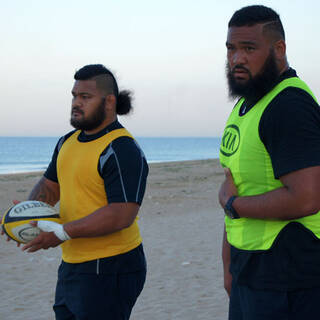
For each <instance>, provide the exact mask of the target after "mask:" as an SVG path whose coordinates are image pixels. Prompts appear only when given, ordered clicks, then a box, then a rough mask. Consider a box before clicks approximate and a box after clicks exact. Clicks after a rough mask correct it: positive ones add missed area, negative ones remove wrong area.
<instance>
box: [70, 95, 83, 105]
mask: <svg viewBox="0 0 320 320" xmlns="http://www.w3.org/2000/svg"><path fill="white" fill-rule="evenodd" d="M80 105H81V101H80V99H79V97H76V96H75V97H73V98H72V103H71V106H72V107H79V106H80Z"/></svg>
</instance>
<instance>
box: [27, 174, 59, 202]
mask: <svg viewBox="0 0 320 320" xmlns="http://www.w3.org/2000/svg"><path fill="white" fill-rule="evenodd" d="M58 186H59V185H58V184H57V183H55V182H51V181H49V180H48V179H46V178H45V177H42V178H41V179H40V181H39V182H38V183H37V184H36V185H35V186H34V188H33V189H32V191H31V193H30V195H29V197H28V200H38V201H43V202H46V203H48V204H50V205H52V206H54V205H55V204H56V203H57V202H58V201H59V198H60V192H59V187H58Z"/></svg>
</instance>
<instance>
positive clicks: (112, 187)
mask: <svg viewBox="0 0 320 320" xmlns="http://www.w3.org/2000/svg"><path fill="white" fill-rule="evenodd" d="M99 172H100V175H101V177H102V178H103V180H104V185H105V190H106V194H107V199H108V203H114V202H134V203H138V204H139V205H141V203H142V200H143V196H144V193H145V189H146V182H147V176H148V172H149V168H148V164H147V161H146V158H145V156H144V153H143V152H142V150H141V148H140V147H139V145H138V144H137V142H136V141H135V140H133V139H131V138H129V137H120V138H118V139H116V140H114V141H113V142H112V143H111V144H110V145H109V146H108V147H107V148H106V150H105V151H104V152H103V153H102V155H101V156H100V162H99Z"/></svg>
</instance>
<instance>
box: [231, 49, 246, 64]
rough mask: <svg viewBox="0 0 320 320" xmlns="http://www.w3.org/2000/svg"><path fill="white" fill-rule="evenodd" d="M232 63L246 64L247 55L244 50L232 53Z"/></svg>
mask: <svg viewBox="0 0 320 320" xmlns="http://www.w3.org/2000/svg"><path fill="white" fill-rule="evenodd" d="M231 59H232V61H231V62H232V65H237V64H239V65H244V64H246V63H247V56H246V54H245V53H244V52H243V51H242V50H237V51H236V52H235V53H234V54H233V55H232V58H231Z"/></svg>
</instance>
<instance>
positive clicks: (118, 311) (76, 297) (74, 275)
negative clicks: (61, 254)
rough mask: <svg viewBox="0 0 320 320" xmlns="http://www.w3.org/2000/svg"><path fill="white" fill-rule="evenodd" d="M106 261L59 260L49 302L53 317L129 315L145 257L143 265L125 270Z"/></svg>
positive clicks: (85, 319)
mask: <svg viewBox="0 0 320 320" xmlns="http://www.w3.org/2000/svg"><path fill="white" fill-rule="evenodd" d="M135 250H137V249H135ZM141 250H142V247H141ZM141 250H140V251H141ZM142 253H143V251H142ZM140 256H141V254H140ZM143 258H144V255H143ZM109 261H110V258H105V259H99V260H93V261H90V262H85V263H77V264H72V263H65V262H62V263H61V265H60V267H59V270H58V282H57V288H56V298H55V304H54V306H53V309H54V312H55V315H56V319H57V320H100V319H101V320H102V319H112V320H127V319H129V317H130V314H131V310H132V308H133V306H134V304H135V302H136V300H137V298H138V296H139V294H140V293H141V291H142V289H143V286H144V283H145V279H146V268H145V261H144V268H140V270H134V269H133V270H132V271H129V270H127V271H125V272H123V271H122V272H114V271H115V270H111V271H110V269H108V268H107V266H108V265H110V264H109ZM125 268H128V266H126V267H125Z"/></svg>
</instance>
